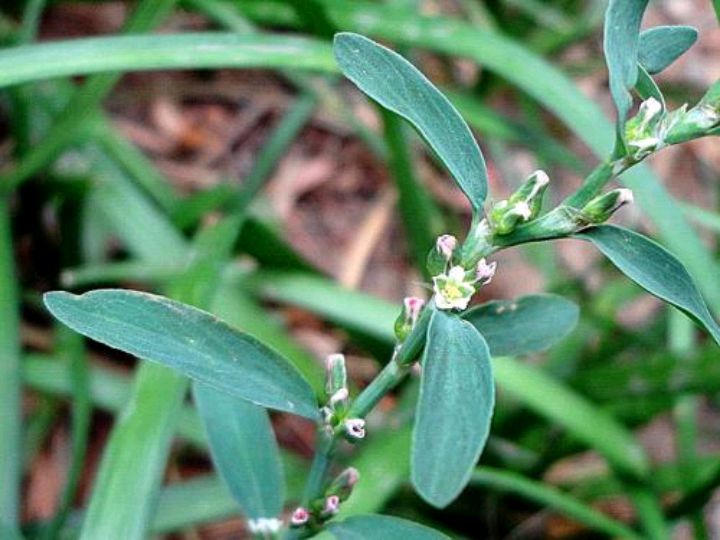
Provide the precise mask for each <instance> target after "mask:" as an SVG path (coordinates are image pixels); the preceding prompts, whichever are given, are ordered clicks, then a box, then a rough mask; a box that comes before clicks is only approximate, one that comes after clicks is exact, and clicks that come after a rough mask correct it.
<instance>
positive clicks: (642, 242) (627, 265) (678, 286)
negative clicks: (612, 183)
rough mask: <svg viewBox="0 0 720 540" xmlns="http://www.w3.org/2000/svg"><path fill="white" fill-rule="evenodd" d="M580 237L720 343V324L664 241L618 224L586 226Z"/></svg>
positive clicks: (579, 234) (578, 235)
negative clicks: (655, 240)
mask: <svg viewBox="0 0 720 540" xmlns="http://www.w3.org/2000/svg"><path fill="white" fill-rule="evenodd" d="M576 236H577V237H578V238H581V239H583V240H588V241H590V242H592V243H593V244H594V245H595V247H597V248H598V249H599V250H600V251H602V252H603V254H604V255H605V256H606V257H607V258H608V259H610V261H611V262H612V263H613V264H614V265H615V266H617V267H618V268H619V269H620V271H621V272H623V273H624V274H625V275H626V276H627V277H629V278H630V279H632V280H633V281H634V282H635V283H637V284H638V285H640V286H641V287H642V288H643V289H645V290H646V291H648V292H649V293H650V294H653V295H655V296H657V297H658V298H660V299H661V300H664V301H665V302H668V303H669V304H672V305H674V306H675V307H677V308H678V309H680V310H681V311H683V312H684V313H686V314H687V315H688V316H689V317H690V318H691V319H693V320H694V321H695V322H697V323H699V324H700V325H702V326H704V327H705V329H706V330H707V331H708V332H709V333H710V335H711V336H712V337H713V339H714V340H715V341H716V342H717V343H718V344H720V326H718V323H717V322H716V321H715V320H714V319H713V317H712V315H711V314H710V311H709V310H708V307H707V305H706V304H705V301H704V300H703V298H702V296H701V295H700V291H698V288H697V287H696V286H695V283H694V282H693V280H692V277H690V274H689V273H688V271H687V270H686V269H685V267H684V266H683V264H682V263H681V262H680V261H678V260H677V259H676V258H675V256H674V255H673V254H672V253H670V252H669V251H668V250H666V249H665V248H664V247H662V246H661V245H660V244H658V243H656V242H654V241H652V240H650V239H649V238H647V237H645V236H643V235H641V234H638V233H636V232H633V231H630V230H628V229H623V228H622V227H616V226H614V225H599V226H596V227H592V228H590V229H586V230H584V231H582V232H580V233H578V234H576Z"/></svg>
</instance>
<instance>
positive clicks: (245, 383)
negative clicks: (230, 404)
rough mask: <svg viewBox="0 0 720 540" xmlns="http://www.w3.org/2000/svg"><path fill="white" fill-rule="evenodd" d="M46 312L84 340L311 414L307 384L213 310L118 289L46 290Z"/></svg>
mask: <svg viewBox="0 0 720 540" xmlns="http://www.w3.org/2000/svg"><path fill="white" fill-rule="evenodd" d="M44 300H45V305H46V306H47V307H48V309H49V310H50V312H51V313H52V314H53V315H54V316H55V317H56V318H57V319H59V320H60V321H62V322H63V323H65V324H66V325H67V326H69V327H70V328H72V329H73V330H75V331H76V332H79V333H81V334H83V335H85V336H87V337H89V338H92V339H94V340H96V341H99V342H101V343H104V344H105V345H108V346H110V347H113V348H115V349H120V350H121V351H125V352H127V353H130V354H132V355H134V356H137V357H139V358H143V359H145V360H151V361H153V362H158V363H160V364H163V365H165V366H168V367H171V368H173V369H176V370H178V371H180V372H181V373H183V374H184V375H186V376H188V377H191V378H193V379H196V380H198V381H200V382H203V383H206V384H209V385H210V386H213V387H215V388H217V389H218V390H220V391H223V392H226V393H228V394H230V395H233V396H235V397H238V398H240V399H245V400H248V401H252V402H253V403H257V404H258V405H262V406H264V407H269V408H271V409H277V410H280V411H287V412H291V413H293V414H299V415H301V416H305V417H307V418H312V419H316V418H317V417H318V414H319V413H318V409H317V401H316V398H315V395H314V393H313V391H312V389H311V388H310V385H309V384H308V383H307V382H306V381H305V379H303V378H302V376H300V374H299V373H298V372H297V371H296V370H295V369H294V368H293V367H292V366H291V365H290V364H289V363H288V362H287V361H286V360H285V359H284V358H283V357H282V356H280V355H279V354H278V353H276V352H275V351H273V350H272V349H270V348H268V347H266V346H265V345H263V344H262V343H260V342H259V341H258V340H256V339H255V338H253V337H251V336H248V335H245V334H242V333H240V332H238V331H237V330H234V329H233V328H231V327H230V326H228V325H227V324H225V323H224V322H222V321H221V320H219V319H218V318H216V317H214V316H213V315H211V314H209V313H207V312H205V311H201V310H199V309H196V308H194V307H191V306H188V305H185V304H182V303H180V302H175V301H173V300H169V299H167V298H163V297H161V296H156V295H152V294H146V293H141V292H137V291H125V290H119V289H105V290H97V291H92V292H89V293H85V294H82V295H74V294H70V293H66V292H59V291H58V292H51V293H47V294H46V295H45V297H44Z"/></svg>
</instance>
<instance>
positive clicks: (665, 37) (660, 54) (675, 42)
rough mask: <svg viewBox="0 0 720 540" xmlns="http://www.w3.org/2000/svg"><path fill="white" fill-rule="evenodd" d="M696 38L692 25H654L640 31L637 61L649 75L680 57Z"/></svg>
mask: <svg viewBox="0 0 720 540" xmlns="http://www.w3.org/2000/svg"><path fill="white" fill-rule="evenodd" d="M697 38H698V31H697V30H696V29H695V28H693V27H692V26H679V25H678V26H656V27H654V28H650V29H648V30H645V31H644V32H641V33H640V43H639V46H638V62H640V65H641V66H643V67H644V68H645V69H646V70H647V71H648V73H650V75H655V74H656V73H660V72H661V71H662V70H664V69H665V68H667V67H668V66H669V65H670V64H672V63H673V62H674V61H675V60H677V59H678V58H680V56H682V55H683V54H684V53H685V52H686V51H687V50H688V49H689V48H690V47H692V46H693V45H694V44H695V42H696V41H697Z"/></svg>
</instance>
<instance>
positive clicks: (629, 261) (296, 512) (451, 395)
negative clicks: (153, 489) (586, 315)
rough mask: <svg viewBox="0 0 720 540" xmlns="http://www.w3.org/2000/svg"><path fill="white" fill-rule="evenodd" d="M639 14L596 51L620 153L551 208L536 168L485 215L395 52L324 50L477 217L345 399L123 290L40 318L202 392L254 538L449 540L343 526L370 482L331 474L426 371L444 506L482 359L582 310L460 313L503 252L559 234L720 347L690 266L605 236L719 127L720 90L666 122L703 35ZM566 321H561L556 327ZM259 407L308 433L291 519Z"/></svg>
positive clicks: (427, 455) (449, 239)
mask: <svg viewBox="0 0 720 540" xmlns="http://www.w3.org/2000/svg"><path fill="white" fill-rule="evenodd" d="M646 4H647V2H643V1H625V0H618V1H611V2H610V4H609V8H608V10H607V14H606V26H605V53H606V59H607V65H608V68H609V76H610V92H611V94H612V98H613V101H614V104H615V107H616V109H617V124H616V127H617V129H616V139H615V144H614V149H613V151H612V153H611V154H610V155H609V156H608V158H607V159H606V160H605V161H604V162H602V163H601V164H600V165H599V166H598V167H597V168H596V169H595V170H594V171H593V172H592V173H591V174H590V175H589V176H588V177H587V178H586V179H585V181H584V182H583V183H582V184H581V185H580V187H579V188H578V189H577V191H575V192H574V193H573V194H572V195H571V196H570V197H568V198H567V199H566V200H564V201H563V202H562V203H560V204H559V205H558V206H557V207H555V208H552V209H549V210H544V205H543V198H544V195H545V192H546V190H547V189H548V186H549V185H550V183H551V179H550V178H549V177H548V175H547V174H546V173H545V172H543V171H536V172H533V173H532V174H530V175H529V176H528V177H527V179H525V180H524V182H523V183H522V184H521V186H520V187H519V189H517V190H516V191H515V192H514V193H512V194H511V195H510V196H509V197H508V198H507V199H504V200H495V201H493V202H492V203H490V202H488V193H487V191H488V188H487V171H486V167H485V162H484V159H483V156H482V154H481V152H480V149H479V147H478V145H477V143H476V141H475V139H474V138H473V136H472V134H471V131H470V129H469V128H468V126H467V125H466V124H465V122H464V121H463V119H462V118H461V116H460V115H459V113H458V112H457V111H456V110H455V109H454V107H453V106H452V105H451V104H450V102H449V101H448V100H447V99H446V98H445V97H444V96H443V94H442V93H441V92H440V91H439V90H438V89H437V88H435V87H434V86H433V84H432V83H431V82H430V81H429V80H428V79H427V78H425V77H424V76H423V75H422V74H421V73H420V72H419V71H418V70H417V69H416V68H415V67H413V65H411V64H410V63H409V62H408V61H406V60H405V59H404V58H402V57H401V56H400V55H398V54H396V53H395V52H393V51H391V50H389V49H387V48H385V47H383V46H381V45H379V44H377V43H375V42H373V41H371V40H370V39H368V38H366V37H363V36H361V35H357V34H350V33H340V34H338V35H336V37H335V41H334V52H335V57H336V59H337V62H338V64H339V66H340V69H341V70H342V72H343V73H344V75H345V76H346V77H347V78H348V79H349V80H350V81H352V82H353V83H354V84H355V85H356V86H357V87H358V88H360V90H362V91H363V92H364V93H365V94H367V95H368V96H369V97H370V98H372V99H373V100H375V101H376V102H377V103H378V104H379V105H380V106H382V107H384V108H385V109H387V110H389V111H391V112H392V113H395V114H397V115H399V116H400V117H402V118H404V119H405V120H407V121H408V122H409V123H410V124H412V125H413V126H414V127H415V129H416V130H417V131H418V132H419V133H420V134H421V136H422V137H423V139H424V140H425V141H426V142H427V144H428V145H429V146H430V148H431V149H432V150H433V151H434V152H435V154H436V155H437V157H438V158H439V159H440V160H441V161H442V163H443V164H444V165H445V167H446V168H447V170H448V171H449V173H450V175H451V176H452V178H453V179H454V181H455V182H456V183H457V185H458V187H459V188H460V189H461V190H462V192H463V193H464V194H465V195H466V196H467V198H468V200H469V202H470V204H471V206H472V211H473V219H472V223H471V226H470V228H469V230H468V231H467V234H466V235H465V237H464V238H462V239H459V238H456V237H455V236H452V235H449V234H445V235H442V236H440V237H439V238H437V241H436V243H435V245H433V246H428V248H429V254H428V256H427V271H428V274H429V275H430V276H431V280H430V282H429V283H428V287H429V288H430V289H431V290H432V294H431V295H429V298H415V297H410V298H406V299H405V300H404V302H403V304H402V308H401V309H400V313H399V315H398V317H397V321H396V323H395V328H394V331H395V337H396V342H395V346H394V349H393V353H392V356H391V358H390V359H389V360H388V361H387V363H386V364H385V366H384V368H383V369H382V370H381V371H380V373H379V374H378V375H377V376H376V377H375V379H374V380H372V382H371V383H370V384H369V385H368V386H366V387H365V388H364V389H362V391H360V392H359V393H358V394H357V395H353V393H352V392H351V391H350V388H349V386H348V378H347V373H346V365H345V364H346V362H345V358H344V356H343V355H342V354H332V355H330V356H329V357H328V358H327V361H326V381H325V386H324V388H323V389H322V390H321V391H319V392H317V391H315V390H313V388H312V387H311V385H310V384H309V383H308V382H307V381H306V380H305V379H304V378H303V376H302V375H301V374H300V373H299V372H298V371H297V370H296V369H295V368H294V367H293V366H292V364H291V363H290V362H289V361H288V360H287V359H285V358H284V357H283V356H282V355H280V354H279V353H278V352H276V351H274V350H273V349H271V348H269V347H268V346H266V345H264V344H263V343H262V342H261V341H259V340H258V339H256V338H254V337H253V336H251V335H247V334H244V333H242V332H239V331H238V330H236V329H235V328H233V327H231V326H230V325H228V324H225V323H224V322H222V321H220V320H218V319H217V318H216V317H214V316H213V315H211V314H209V313H206V312H204V311H201V310H199V309H196V308H194V307H191V306H189V305H185V304H182V303H179V302H176V301H173V300H170V299H168V298H164V297H161V296H155V295H151V294H145V293H141V292H134V291H126V290H96V291H91V292H88V293H85V294H82V295H74V294H70V293H67V292H52V293H48V294H47V295H46V296H45V303H46V305H47V307H48V309H49V310H50V311H51V312H52V314H53V315H54V316H55V317H57V318H58V319H59V320H60V321H62V322H63V323H65V324H66V325H68V326H69V327H70V328H72V329H74V330H76V331H77V332H80V333H81V334H83V335H86V336H88V337H90V338H93V339H95V340H97V341H100V342H102V343H104V344H106V345H109V346H111V347H114V348H117V349H120V350H122V351H126V352H128V353H130V354H133V355H135V356H137V357H139V358H142V359H146V360H149V361H153V362H159V363H161V364H164V365H166V366H168V367H170V368H173V369H175V370H177V371H178V372H180V373H182V374H183V375H186V376H188V377H190V378H191V379H193V380H194V381H195V382H194V387H193V394H194V400H195V403H196V405H197V407H198V409H199V411H200V414H201V417H202V419H203V421H204V424H205V427H206V430H207V434H208V438H209V441H210V446H211V451H212V456H213V460H214V463H215V466H216V468H217V470H218V471H219V473H220V474H221V476H222V477H223V478H224V480H225V482H226V483H227V485H228V486H229V488H230V490H231V492H232V493H233V495H234V496H235V498H236V499H237V501H238V502H239V503H240V504H241V506H242V509H243V512H244V513H245V515H246V517H247V523H248V529H249V530H250V531H251V532H252V534H254V535H255V537H257V538H280V537H288V538H304V537H310V536H312V535H315V534H318V533H320V534H321V535H331V536H321V537H323V538H325V537H336V538H396V537H400V535H405V536H404V538H408V539H410V538H413V539H414V538H443V537H445V536H444V535H443V534H441V533H439V532H436V531H433V530H431V529H428V528H427V527H424V526H421V525H419V524H414V523H411V522H409V521H405V520H400V519H397V518H392V517H388V516H369V515H368V516H354V517H351V518H347V519H344V520H343V519H338V513H339V512H341V510H342V508H343V505H344V503H345V501H347V500H348V499H349V498H351V497H352V492H353V488H354V486H356V485H357V484H358V482H362V475H363V470H357V469H355V468H352V467H350V468H344V469H343V468H341V467H338V464H337V463H336V456H337V452H338V449H339V448H340V447H341V446H342V445H345V444H348V443H349V444H350V445H358V444H362V442H363V440H364V439H365V438H366V437H368V436H369V435H371V433H372V432H371V430H370V428H369V426H368V425H367V424H366V417H367V416H368V414H369V413H370V412H371V411H372V410H373V409H374V408H375V406H376V405H377V404H378V402H379V401H380V400H381V399H382V398H383V397H384V396H386V395H387V394H388V393H389V392H391V391H392V390H393V388H394V387H395V386H396V385H398V384H399V383H400V382H401V381H403V379H405V378H406V377H407V376H408V375H409V374H410V373H411V372H419V373H420V391H419V395H418V397H417V404H416V408H415V415H414V424H413V433H412V450H411V480H412V484H413V486H414V488H415V490H416V491H417V493H418V494H419V495H420V496H421V497H422V498H423V499H424V500H425V501H427V502H428V503H429V504H431V505H434V506H436V507H438V508H443V507H445V506H447V505H448V504H450V503H451V502H452V501H453V500H454V499H455V498H456V497H457V496H458V495H459V494H460V492H461V491H462V490H463V489H464V487H465V486H466V484H467V483H468V481H469V478H470V475H471V472H472V470H473V468H474V467H475V465H476V463H477V461H478V459H479V457H480V455H481V453H482V451H483V448H484V446H485V444H486V441H487V438H488V433H489V431H490V424H491V418H492V415H493V407H494V402H495V396H494V383H493V370H492V361H491V358H492V356H502V355H507V354H522V353H528V352H532V351H535V350H540V349H543V348H546V347H548V346H549V345H552V344H553V343H554V342H556V341H558V340H559V339H560V338H562V337H563V336H565V335H566V334H567V333H568V332H569V331H570V330H571V329H572V326H573V325H574V323H575V320H576V308H575V306H574V305H573V304H572V303H570V302H568V301H567V300H564V299H562V298H559V297H557V296H554V295H534V296H529V297H525V298H521V299H518V300H515V301H504V300H500V301H496V302H491V303H489V304H485V305H481V306H478V307H474V308H473V307H469V306H470V302H471V300H472V298H473V296H474V295H475V294H476V293H477V292H478V290H479V289H480V288H481V287H483V286H484V285H486V284H487V283H489V282H490V281H491V280H492V278H493V276H494V275H495V274H496V272H502V268H498V265H497V263H496V262H495V260H494V256H495V254H496V253H497V252H498V251H500V250H503V249H507V248H510V247H512V246H517V245H521V244H526V243H530V242H538V241H548V240H555V239H562V238H575V239H579V240H582V241H586V242H590V243H591V244H593V245H594V246H595V247H597V248H598V249H599V250H600V251H601V252H602V253H603V254H604V255H605V256H607V258H608V259H609V260H610V261H611V262H612V263H614V264H615V266H617V268H619V270H620V271H622V272H623V273H625V274H626V275H627V276H628V277H629V278H630V279H632V280H633V281H635V282H636V283H638V284H639V285H640V286H642V287H643V288H645V289H646V290H647V291H648V292H649V293H651V294H653V295H655V296H657V297H659V298H661V299H662V300H664V301H666V302H668V303H669V304H672V305H673V306H675V307H676V308H678V309H680V310H681V311H683V312H684V313H685V314H686V315H688V316H689V317H690V318H692V319H693V320H694V321H695V322H696V323H698V324H699V325H700V326H702V327H704V328H705V329H706V330H707V332H709V334H710V335H711V336H712V338H713V339H714V340H715V341H716V342H720V327H719V326H718V324H717V323H716V322H715V320H714V319H713V318H712V316H711V314H710V313H709V311H708V308H707V307H706V305H705V303H704V301H703V299H702V298H701V296H700V293H699V292H698V289H697V288H696V286H695V285H694V284H693V282H692V280H691V278H690V276H689V274H688V272H687V271H686V269H685V268H684V266H683V265H682V263H681V262H679V261H678V260H677V259H676V258H675V257H674V256H673V255H672V254H670V253H669V252H668V251H667V250H665V249H664V248H663V247H661V246H660V245H658V244H657V243H655V242H654V241H652V240H650V239H648V238H646V237H645V236H643V235H641V234H639V233H637V232H634V231H632V230H628V229H625V228H622V227H618V226H614V225H608V224H606V223H605V222H606V221H607V220H608V219H610V218H611V217H612V216H613V214H614V213H615V212H617V211H618V210H619V209H620V208H622V207H623V206H625V205H627V204H630V203H632V201H633V195H632V192H631V191H630V190H628V189H625V188H611V189H606V187H607V186H608V185H609V184H610V183H611V182H612V181H613V180H614V179H615V178H616V177H617V176H618V175H620V174H621V173H622V172H623V171H625V170H627V169H629V168H630V167H632V166H634V165H636V164H637V163H639V162H641V161H642V160H644V159H646V158H647V157H648V156H651V155H653V154H654V153H656V152H658V151H659V150H661V149H662V148H664V147H666V146H669V145H673V144H678V143H682V142H685V141H688V140H691V139H695V138H699V137H704V136H709V135H715V134H717V133H718V130H720V83H716V84H715V85H713V86H712V87H711V88H710V89H709V91H708V92H707V93H706V95H705V97H703V98H702V100H701V101H700V102H699V103H698V104H696V105H694V106H692V107H687V106H683V107H681V108H679V109H677V110H672V111H671V110H669V109H668V107H667V105H666V103H665V100H664V98H663V95H662V93H661V92H660V90H659V89H658V87H657V85H656V84H655V82H654V80H653V78H652V76H653V75H655V74H656V73H658V72H660V71H662V70H663V69H664V68H666V67H667V66H668V65H669V64H670V63H672V62H673V61H674V60H675V59H676V58H677V57H679V56H680V55H681V54H682V53H683V52H685V51H686V50H687V49H688V48H689V47H690V46H691V45H692V43H693V42H694V41H695V38H696V32H695V31H694V30H693V29H692V28H688V27H657V28H652V29H650V30H646V31H644V32H642V33H641V32H640V22H641V19H642V15H643V12H644V10H645V7H646ZM635 105H637V107H635ZM634 108H635V109H636V112H635V113H634V114H631V113H632V111H633V109H634ZM560 312H562V313H565V314H567V315H568V316H566V317H557V314H558V313H560ZM548 314H553V315H554V316H553V317H548ZM558 321H563V322H558ZM268 409H270V410H274V411H281V412H285V413H289V414H294V415H299V416H302V417H305V418H307V419H309V420H310V421H312V422H313V423H314V425H315V427H316V446H315V457H314V460H313V462H312V465H311V468H310V470H309V472H308V475H307V482H306V485H305V489H304V495H303V497H302V500H301V501H299V504H298V505H297V506H296V507H294V508H286V506H285V500H284V488H283V476H282V469H281V465H280V459H279V451H278V447H277V444H276V442H275V439H274V436H273V433H272V427H271V424H270V420H269V416H268V412H267V410H268ZM128 496H132V495H131V494H128Z"/></svg>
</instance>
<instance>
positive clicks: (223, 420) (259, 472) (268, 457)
mask: <svg viewBox="0 0 720 540" xmlns="http://www.w3.org/2000/svg"><path fill="white" fill-rule="evenodd" d="M193 395H194V397H195V403H196V405H197V408H198V411H199V412H200V416H201V417H202V420H203V423H204V424H205V429H206V431H207V435H208V441H209V442H210V453H211V454H212V459H213V463H214V464H215V468H216V469H217V471H218V473H219V474H220V476H221V477H222V479H223V480H224V482H225V484H226V485H227V487H228V489H229V490H230V492H231V493H232V495H233V497H234V498H235V500H237V502H238V503H240V506H241V507H242V509H243V511H244V513H245V515H246V516H247V517H249V518H251V519H260V518H276V517H279V516H280V512H281V511H282V508H283V502H284V492H285V484H284V480H283V475H282V465H281V463H280V452H279V450H278V446H277V443H276V442H275V435H274V433H273V429H272V425H271V424H270V418H269V416H268V413H267V411H266V410H265V409H264V408H263V407H260V406H258V405H255V404H254V403H250V402H249V401H245V400H243V399H237V398H234V397H232V396H229V395H227V394H224V393H222V392H219V391H218V390H216V389H215V388H213V387H211V386H207V385H205V384H201V383H195V384H194V385H193Z"/></svg>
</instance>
